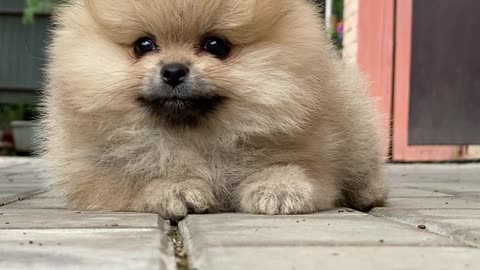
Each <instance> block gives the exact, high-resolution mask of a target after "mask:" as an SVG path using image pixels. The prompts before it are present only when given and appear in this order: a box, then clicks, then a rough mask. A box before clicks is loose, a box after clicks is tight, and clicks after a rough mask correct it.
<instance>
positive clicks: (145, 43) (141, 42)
mask: <svg viewBox="0 0 480 270" xmlns="http://www.w3.org/2000/svg"><path fill="white" fill-rule="evenodd" d="M156 48H157V45H155V42H153V40H152V39H151V38H148V37H143V38H139V39H138V40H137V41H135V47H134V50H135V54H136V55H137V56H138V57H140V56H144V55H145V54H146V53H148V52H151V51H154V50H155V49H156Z"/></svg>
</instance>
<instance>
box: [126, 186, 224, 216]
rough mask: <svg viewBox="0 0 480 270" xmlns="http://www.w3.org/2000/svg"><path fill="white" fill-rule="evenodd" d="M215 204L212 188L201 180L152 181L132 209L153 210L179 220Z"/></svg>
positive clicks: (204, 210)
mask: <svg viewBox="0 0 480 270" xmlns="http://www.w3.org/2000/svg"><path fill="white" fill-rule="evenodd" d="M215 206H216V202H215V196H214V194H213V191H212V189H211V188H210V187H209V186H208V185H207V184H206V183H205V182H203V181H200V180H189V181H184V182H178V183H164V182H160V181H159V182H152V183H150V184H149V185H148V186H146V187H145V188H144V189H143V191H142V192H141V193H140V194H139V195H138V198H137V199H136V200H135V202H134V203H132V206H131V208H132V210H133V211H143V212H154V213H158V214H159V215H160V216H161V217H162V218H164V219H169V220H180V219H182V218H184V217H185V216H187V214H189V213H194V214H200V213H204V212H206V211H207V210H212V209H214V208H215Z"/></svg>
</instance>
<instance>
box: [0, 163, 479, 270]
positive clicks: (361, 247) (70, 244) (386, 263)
mask: <svg viewBox="0 0 480 270" xmlns="http://www.w3.org/2000/svg"><path fill="white" fill-rule="evenodd" d="M387 171H388V172H387V180H388V182H389V183H390V185H391V190H392V191H391V198H390V200H389V204H388V206H387V207H385V208H376V209H373V210H372V211H371V212H370V213H368V214H366V213H360V212H357V211H353V210H350V209H335V210H330V211H327V212H323V213H319V214H314V215H302V216H254V215H243V214H217V215H191V216H188V217H187V218H186V219H184V220H183V221H181V222H180V223H179V224H170V223H169V222H168V221H165V220H162V219H160V218H159V217H158V216H157V215H155V214H144V213H111V212H102V211H100V212H80V211H75V210H67V209H65V208H64V207H63V204H62V202H61V201H60V200H58V199H52V198H49V197H48V195H47V194H45V193H42V190H41V189H40V184H41V178H42V177H43V176H42V163H41V161H40V160H37V159H27V158H23V159H19V158H14V159H12V158H3V159H2V158H0V205H1V207H0V269H2V270H3V269H12V270H17V269H29V270H30V269H135V270H140V269H157V270H158V269H161V270H173V269H182V270H186V269H197V270H229V269H231V270H236V269H239V270H240V269H247V270H256V269H259V270H260V269H261V270H264V269H275V270H277V269H278V270H283V269H285V270H287V269H288V270H291V269H302V270H303V269H307V270H309V269H312V270H313V269H315V270H316V269H327V270H328V269H422V270H425V269H435V270H437V269H449V270H451V269H480V164H464V165H459V164H438V165H413V164H412V165H389V166H388V169H387Z"/></svg>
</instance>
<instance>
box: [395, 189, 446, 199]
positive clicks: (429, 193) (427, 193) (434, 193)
mask: <svg viewBox="0 0 480 270" xmlns="http://www.w3.org/2000/svg"><path fill="white" fill-rule="evenodd" d="M388 195H389V197H390V198H396V197H452V196H454V195H453V194H448V193H443V192H440V191H438V190H422V189H418V188H416V187H399V188H394V189H391V190H390V194H388Z"/></svg>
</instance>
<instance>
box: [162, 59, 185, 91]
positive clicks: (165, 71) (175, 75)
mask: <svg viewBox="0 0 480 270" xmlns="http://www.w3.org/2000/svg"><path fill="white" fill-rule="evenodd" d="M189 72H190V70H189V69H188V67H187V66H186V65H184V64H180V63H172V64H167V65H165V66H164V67H163V68H162V79H163V81H164V82H165V83H167V84H169V85H171V86H172V87H175V86H177V85H180V84H182V83H183V82H184V81H185V80H186V79H187V77H188V73H189Z"/></svg>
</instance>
